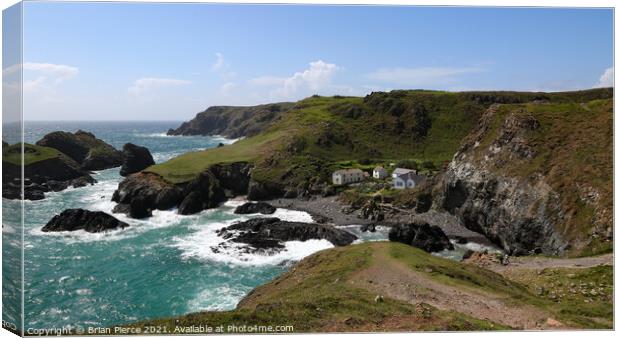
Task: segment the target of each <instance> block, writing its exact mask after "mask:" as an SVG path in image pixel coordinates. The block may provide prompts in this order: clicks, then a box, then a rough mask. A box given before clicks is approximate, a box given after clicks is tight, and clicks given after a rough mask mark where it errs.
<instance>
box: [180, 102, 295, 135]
mask: <svg viewBox="0 0 620 338" xmlns="http://www.w3.org/2000/svg"><path fill="white" fill-rule="evenodd" d="M292 107H293V104H292V103H288V102H282V103H272V104H264V105H258V106H252V107H230V106H214V107H209V108H208V109H207V110H205V111H203V112H201V113H198V114H197V115H196V117H194V118H193V119H192V120H190V121H188V122H184V123H183V124H181V126H179V127H178V128H177V129H170V130H168V135H222V136H225V137H230V138H239V137H243V136H245V137H249V136H253V135H256V134H258V133H260V132H261V131H263V130H264V129H265V128H267V127H268V126H270V125H271V123H272V122H274V121H275V120H277V119H278V118H279V117H280V116H282V114H283V113H284V112H286V111H288V110H289V109H291V108H292Z"/></svg>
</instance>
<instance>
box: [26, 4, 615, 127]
mask: <svg viewBox="0 0 620 338" xmlns="http://www.w3.org/2000/svg"><path fill="white" fill-rule="evenodd" d="M612 20H613V12H612V10H609V9H514V8H512V9H511V8H504V9H501V8H430V7H426V8H424V7H378V6H374V7H367V6H363V7H337V6H301V5H289V6H277V5H263V6H260V5H254V6H252V5H209V4H139V3H136V4H129V3H38V2H33V3H26V5H25V7H24V62H25V63H24V95H25V106H24V113H25V118H26V119H30V120H76V119H78V120H79V119H96V120H122V119H126V120H144V119H148V120H182V119H188V118H190V117H192V116H194V115H195V114H196V113H197V112H199V111H201V110H204V109H205V108H206V107H208V106H210V105H221V104H226V105H249V104H257V103H266V102H273V101H287V100H297V99H300V98H303V97H306V96H309V95H312V94H315V93H318V94H321V95H334V94H342V95H365V94H367V93H369V92H371V91H373V90H390V89H408V88H424V89H442V90H451V91H459V90H478V89H480V90H528V91H529V90H548V91H557V90H574V89H583V88H592V87H596V86H601V85H611V83H612V81H613V76H612V74H613V68H612V67H613V36H612V27H613V21H612Z"/></svg>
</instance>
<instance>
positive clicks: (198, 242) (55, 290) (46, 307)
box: [3, 121, 387, 329]
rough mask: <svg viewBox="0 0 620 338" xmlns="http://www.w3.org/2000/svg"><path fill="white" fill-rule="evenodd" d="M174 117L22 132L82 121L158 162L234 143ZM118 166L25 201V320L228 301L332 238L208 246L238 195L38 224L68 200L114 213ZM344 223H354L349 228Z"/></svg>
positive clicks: (12, 224)
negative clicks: (201, 207) (276, 246)
mask: <svg viewBox="0 0 620 338" xmlns="http://www.w3.org/2000/svg"><path fill="white" fill-rule="evenodd" d="M179 123H180V122H174V121H172V122H32V123H26V132H27V133H26V134H25V136H24V138H25V141H26V142H29V143H34V142H36V141H37V140H38V139H40V138H41V137H42V136H43V135H45V134H46V133H48V132H51V131H54V130H65V131H71V132H73V131H76V130H78V129H83V130H86V131H90V132H92V133H94V134H95V135H96V136H97V137H98V138H101V139H103V140H105V141H106V142H108V143H110V144H112V145H113V146H115V147H117V148H118V149H120V148H121V147H122V145H123V144H124V143H126V142H132V143H135V144H138V145H142V146H146V147H147V148H149V150H150V151H151V152H152V154H153V157H154V159H155V161H156V162H162V161H165V160H167V159H169V158H171V157H173V156H176V155H178V154H181V153H184V152H188V151H192V150H199V149H206V148H210V147H215V146H217V144H218V143H220V142H223V143H231V142H234V140H227V139H225V138H221V137H182V136H166V135H165V132H166V131H167V130H168V128H172V127H176V126H178V125H179ZM7 136H8V134H7ZM7 141H9V142H15V141H16V140H11V139H10V138H9V139H7ZM118 171H119V168H113V169H108V170H103V171H98V172H95V174H94V177H95V178H96V179H97V181H98V183H96V184H95V185H92V186H88V187H83V188H77V189H73V188H69V189H67V190H64V191H61V192H52V193H48V194H47V195H46V199H44V200H41V201H26V202H25V224H24V233H25V237H24V260H25V261H24V266H25V270H24V279H25V290H24V311H25V323H24V326H25V328H26V329H27V328H50V327H66V326H71V327H76V326H82V327H88V326H111V325H115V324H122V323H128V322H133V321H137V320H142V319H148V318H158V317H167V316H175V315H181V314H185V313H190V312H196V311H201V310H229V309H233V308H234V307H235V306H236V304H237V303H238V301H239V300H240V299H241V298H242V297H243V296H245V295H246V294H247V293H248V292H249V291H250V290H252V289H253V288H254V287H256V286H258V285H260V284H263V283H265V282H267V281H269V280H271V279H273V278H275V277H276V276H278V275H279V274H281V273H282V272H283V271H285V270H286V269H287V267H289V266H290V264H292V263H293V262H295V261H298V260H300V259H301V258H303V257H305V256H307V255H310V254H312V253H314V252H316V251H318V250H322V249H326V248H330V247H332V244H331V243H329V242H328V241H325V240H311V241H306V242H288V243H286V250H284V251H283V252H281V253H279V254H276V255H271V256H268V255H248V254H245V253H243V251H242V250H240V248H241V247H240V246H232V247H230V248H228V249H227V250H225V251H220V252H218V253H214V252H213V251H212V250H211V247H212V246H215V245H217V244H218V243H220V242H221V239H220V238H219V237H218V236H216V234H215V231H216V230H218V229H220V228H222V227H224V226H226V225H229V224H232V223H233V222H236V221H239V220H244V219H248V218H249V217H248V216H247V215H245V216H240V215H235V214H234V213H233V210H234V208H235V206H237V205H239V204H241V203H243V200H240V199H237V200H231V201H228V202H226V203H225V204H224V205H222V206H221V207H220V208H217V209H211V210H206V211H203V212H201V213H199V214H195V215H189V216H182V215H178V214H177V213H176V211H175V210H167V211H155V212H154V213H153V217H151V218H149V219H146V220H134V219H131V218H128V217H125V216H124V215H119V214H117V215H115V216H116V217H117V218H119V219H121V220H123V221H125V222H127V223H129V224H130V227H128V228H126V229H123V230H118V231H112V232H107V233H100V234H89V233H86V232H84V231H76V232H59V233H43V232H41V231H40V229H41V227H42V226H43V225H45V223H46V222H47V221H49V219H50V218H51V217H52V216H54V215H55V214H58V213H60V212H61V211H63V210H65V209H68V208H85V209H89V210H101V211H104V212H107V213H111V210H112V208H113V207H114V203H113V202H111V201H110V199H111V197H112V193H113V192H114V190H115V189H116V187H117V186H118V183H119V182H120V181H121V179H122V178H121V177H120V175H119V174H118ZM18 205H19V202H16V201H11V200H6V199H3V208H4V209H3V211H5V213H4V215H6V216H8V217H6V216H5V220H4V226H3V235H4V236H3V237H4V238H5V239H13V240H5V241H4V246H3V250H4V252H5V253H8V252H12V253H13V257H14V258H13V260H14V261H13V262H9V261H5V262H4V263H5V264H9V265H11V264H13V265H17V264H18V263H19V260H18V258H15V257H16V255H15V253H16V252H19V245H20V243H19V241H18V240H15V239H16V238H18V236H17V234H18V231H16V229H19V228H18V226H19V224H18V220H19V218H18V217H15V215H13V217H11V212H10V211H11V210H14V208H16V207H18ZM17 216H18V215H17ZM251 216H252V217H260V216H257V215H251ZM274 216H275V217H280V218H282V219H286V220H298V221H307V222H311V221H312V219H311V217H310V215H308V214H307V213H304V212H300V211H293V210H285V209H278V210H277V211H276V214H275V215H274ZM349 230H350V231H352V232H356V231H357V229H356V228H355V227H351V228H350V229H349ZM364 236H365V239H366V240H381V239H385V238H386V237H387V232H386V231H385V229H383V230H382V231H379V232H377V233H374V234H368V235H364ZM11 250H12V251H11ZM12 271H13V272H15V269H13V270H12ZM17 275H19V274H16V273H13V274H11V275H9V276H5V279H4V280H3V281H4V282H5V283H11V278H15V277H16V276H17ZM4 291H5V292H6V290H4ZM7 296H9V295H7ZM8 298H11V297H8ZM13 299H18V298H16V297H13ZM17 306H18V304H16V303H14V302H11V301H9V302H6V304H5V310H8V312H14V310H16V309H15V307H17Z"/></svg>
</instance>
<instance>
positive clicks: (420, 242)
mask: <svg viewBox="0 0 620 338" xmlns="http://www.w3.org/2000/svg"><path fill="white" fill-rule="evenodd" d="M389 239H390V241H392V242H400V243H404V244H408V245H411V246H414V247H416V248H419V249H422V250H424V251H426V252H437V251H442V250H446V249H448V250H453V249H454V247H453V246H452V243H450V239H448V236H446V234H445V233H444V232H443V231H442V230H441V228H440V227H438V226H431V225H429V224H428V223H426V222H420V221H414V222H413V223H409V224H399V225H396V226H393V227H392V229H390V233H389Z"/></svg>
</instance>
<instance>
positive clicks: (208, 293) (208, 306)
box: [186, 285, 250, 312]
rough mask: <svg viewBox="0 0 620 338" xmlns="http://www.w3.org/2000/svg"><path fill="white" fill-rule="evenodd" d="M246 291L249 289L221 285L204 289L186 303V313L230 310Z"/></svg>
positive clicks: (240, 286) (241, 286) (239, 286)
mask: <svg viewBox="0 0 620 338" xmlns="http://www.w3.org/2000/svg"><path fill="white" fill-rule="evenodd" d="M248 291H250V290H249V288H248V287H244V286H243V285H233V286H230V287H229V286H227V285H222V286H218V287H215V288H208V289H204V290H202V291H200V292H199V293H198V294H197V295H196V297H194V299H192V300H190V301H189V302H188V303H187V311H186V312H198V311H226V310H232V309H234V308H235V306H236V305H237V303H238V302H239V300H240V299H241V298H243V297H244V296H245V295H246V294H247V293H248Z"/></svg>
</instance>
